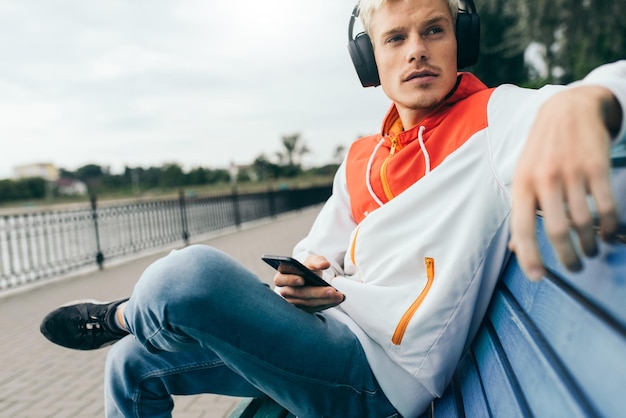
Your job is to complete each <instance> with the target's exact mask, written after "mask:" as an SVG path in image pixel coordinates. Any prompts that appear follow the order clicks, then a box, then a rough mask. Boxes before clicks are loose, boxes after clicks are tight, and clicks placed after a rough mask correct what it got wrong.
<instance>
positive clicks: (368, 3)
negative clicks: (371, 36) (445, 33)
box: [358, 0, 459, 33]
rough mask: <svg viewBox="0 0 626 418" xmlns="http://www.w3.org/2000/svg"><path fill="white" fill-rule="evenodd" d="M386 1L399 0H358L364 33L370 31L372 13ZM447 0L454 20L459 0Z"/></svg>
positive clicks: (454, 20)
mask: <svg viewBox="0 0 626 418" xmlns="http://www.w3.org/2000/svg"><path fill="white" fill-rule="evenodd" d="M388 1H401V0H360V1H359V5H358V10H359V17H360V18H361V24H362V25H363V28H364V29H365V32H366V33H369V32H370V23H371V21H372V13H374V12H375V11H377V10H379V9H380V8H381V7H383V5H385V3H387V2H388ZM402 1H407V0H402ZM446 1H447V2H448V8H449V9H450V14H451V15H452V21H453V22H456V15H457V13H458V10H459V0H446Z"/></svg>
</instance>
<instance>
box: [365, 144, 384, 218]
mask: <svg viewBox="0 0 626 418" xmlns="http://www.w3.org/2000/svg"><path fill="white" fill-rule="evenodd" d="M383 142H385V138H383V139H381V140H380V142H378V144H376V146H375V147H374V151H372V155H370V159H369V161H368V162H367V169H366V171H365V184H366V185H367V190H368V191H369V192H370V196H372V199H374V201H375V202H376V203H378V206H382V205H383V202H382V201H381V200H380V199H379V198H378V196H376V194H375V193H374V190H373V189H372V184H371V182H370V172H371V171H372V164H373V163H374V155H376V152H378V149H379V148H380V147H381V145H383Z"/></svg>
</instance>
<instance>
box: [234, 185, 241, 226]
mask: <svg viewBox="0 0 626 418" xmlns="http://www.w3.org/2000/svg"><path fill="white" fill-rule="evenodd" d="M232 199H233V216H234V217H235V226H236V227H237V229H239V228H241V213H240V212H239V194H238V193H237V186H236V185H235V186H233V189H232Z"/></svg>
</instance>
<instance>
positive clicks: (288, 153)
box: [277, 132, 311, 166]
mask: <svg viewBox="0 0 626 418" xmlns="http://www.w3.org/2000/svg"><path fill="white" fill-rule="evenodd" d="M281 142H282V144H283V146H284V147H285V151H284V152H283V153H280V152H279V153H277V156H278V158H279V160H280V161H281V162H283V161H284V160H287V165H289V166H300V158H301V157H302V156H303V155H304V154H307V153H309V152H311V150H310V149H309V147H308V146H307V145H306V144H305V143H304V140H303V139H302V136H301V135H300V133H299V132H296V133H294V134H291V135H283V136H282V137H281Z"/></svg>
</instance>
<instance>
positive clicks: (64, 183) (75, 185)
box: [56, 177, 87, 196]
mask: <svg viewBox="0 0 626 418" xmlns="http://www.w3.org/2000/svg"><path fill="white" fill-rule="evenodd" d="M56 185H57V190H58V192H59V194H60V195H63V196H84V195H86V194H87V185H86V184H85V183H84V182H82V181H80V180H75V179H70V178H67V177H61V178H60V179H58V180H57V181H56Z"/></svg>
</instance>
